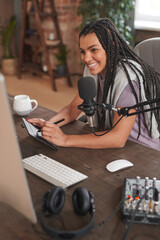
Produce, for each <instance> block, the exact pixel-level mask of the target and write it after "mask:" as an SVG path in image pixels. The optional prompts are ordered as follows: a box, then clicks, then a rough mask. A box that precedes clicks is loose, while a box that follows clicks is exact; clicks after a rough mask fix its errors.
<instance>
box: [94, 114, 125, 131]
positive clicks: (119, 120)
mask: <svg viewBox="0 0 160 240" xmlns="http://www.w3.org/2000/svg"><path fill="white" fill-rule="evenodd" d="M122 118H123V116H122V117H120V118H119V120H118V121H117V122H116V123H115V124H114V125H113V127H112V128H111V129H109V130H107V131H106V132H104V133H102V134H97V133H95V131H94V127H91V130H92V133H93V134H94V135H95V136H103V135H105V134H107V133H108V132H110V131H111V130H112V129H113V128H114V127H115V126H116V125H117V124H118V123H119V122H120V121H121V120H122Z"/></svg>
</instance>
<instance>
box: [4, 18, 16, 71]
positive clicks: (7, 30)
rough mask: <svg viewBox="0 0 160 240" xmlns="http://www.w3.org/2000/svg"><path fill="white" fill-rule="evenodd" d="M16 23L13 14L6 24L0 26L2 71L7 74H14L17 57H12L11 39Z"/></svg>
mask: <svg viewBox="0 0 160 240" xmlns="http://www.w3.org/2000/svg"><path fill="white" fill-rule="evenodd" d="M15 25H16V18H15V16H11V18H10V22H9V25H8V26H6V27H5V26H0V44H1V46H2V47H3V58H2V72H3V73H4V74H7V75H14V74H16V67H17V59H15V58H14V57H13V54H12V49H11V40H12V35H13V30H14V28H15Z"/></svg>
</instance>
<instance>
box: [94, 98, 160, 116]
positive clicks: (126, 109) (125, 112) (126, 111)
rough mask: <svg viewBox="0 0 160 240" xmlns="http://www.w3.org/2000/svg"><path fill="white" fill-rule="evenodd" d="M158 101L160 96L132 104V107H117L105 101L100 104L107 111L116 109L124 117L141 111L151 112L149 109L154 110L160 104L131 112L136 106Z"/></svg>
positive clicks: (158, 107) (159, 107)
mask: <svg viewBox="0 0 160 240" xmlns="http://www.w3.org/2000/svg"><path fill="white" fill-rule="evenodd" d="M158 102H159V103H160V98H156V99H152V100H148V101H145V102H142V103H138V104H135V105H133V106H130V107H124V108H115V107H112V105H110V104H105V103H103V104H102V105H99V106H100V107H101V108H102V109H104V110H105V111H107V110H113V111H116V112H117V113H118V115H119V116H121V115H122V116H123V117H129V116H133V115H136V114H139V113H144V112H149V111H152V110H156V109H160V106H157V107H151V108H147V109H143V110H139V111H136V112H133V113H129V110H130V109H136V108H140V107H143V106H146V105H149V104H152V103H158Z"/></svg>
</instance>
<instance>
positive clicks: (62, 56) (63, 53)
mask: <svg viewBox="0 0 160 240" xmlns="http://www.w3.org/2000/svg"><path fill="white" fill-rule="evenodd" d="M68 53H69V50H67V48H66V45H62V46H61V47H60V48H59V51H58V53H56V54H55V56H56V58H57V62H58V64H57V71H58V74H59V75H60V76H64V75H65V72H66V62H67V55H68Z"/></svg>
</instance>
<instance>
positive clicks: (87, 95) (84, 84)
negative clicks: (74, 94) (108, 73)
mask: <svg viewBox="0 0 160 240" xmlns="http://www.w3.org/2000/svg"><path fill="white" fill-rule="evenodd" d="M78 91H79V96H80V98H82V99H83V103H82V104H81V105H78V109H80V110H81V111H83V112H84V113H85V114H86V115H87V117H88V120H89V124H90V127H94V123H93V115H94V113H95V111H96V110H97V104H96V102H95V101H94V98H95V97H96V84H95V81H94V79H93V78H92V77H83V78H80V79H79V81H78Z"/></svg>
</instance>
